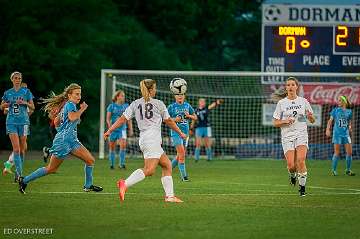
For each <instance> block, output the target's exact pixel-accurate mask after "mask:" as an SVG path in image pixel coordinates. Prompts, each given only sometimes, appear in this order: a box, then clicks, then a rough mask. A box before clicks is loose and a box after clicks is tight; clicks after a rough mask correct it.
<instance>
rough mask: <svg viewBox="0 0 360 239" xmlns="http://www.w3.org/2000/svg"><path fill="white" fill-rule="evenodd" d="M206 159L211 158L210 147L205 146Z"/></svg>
mask: <svg viewBox="0 0 360 239" xmlns="http://www.w3.org/2000/svg"><path fill="white" fill-rule="evenodd" d="M206 155H207V158H208V159H207V160H208V161H210V160H211V158H212V153H211V148H206Z"/></svg>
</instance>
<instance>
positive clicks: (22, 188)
mask: <svg viewBox="0 0 360 239" xmlns="http://www.w3.org/2000/svg"><path fill="white" fill-rule="evenodd" d="M18 181H19V192H20V193H22V194H26V192H25V189H26V186H27V184H26V183H24V178H23V177H19V179H18Z"/></svg>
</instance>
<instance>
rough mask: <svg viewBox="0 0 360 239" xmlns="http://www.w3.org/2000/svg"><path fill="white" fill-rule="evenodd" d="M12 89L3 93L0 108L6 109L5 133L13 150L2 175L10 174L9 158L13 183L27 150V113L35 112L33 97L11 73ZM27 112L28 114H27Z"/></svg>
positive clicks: (15, 73) (18, 174) (17, 176)
mask: <svg viewBox="0 0 360 239" xmlns="http://www.w3.org/2000/svg"><path fill="white" fill-rule="evenodd" d="M10 79H11V81H12V83H13V88H11V89H9V90H7V91H5V93H4V96H3V97H2V101H1V105H0V108H1V110H5V109H6V108H8V112H7V117H6V133H7V134H8V135H9V138H10V141H11V145H12V148H13V152H12V155H10V157H9V161H7V162H5V164H4V166H5V168H4V170H3V174H6V173H7V172H9V173H10V172H11V167H12V164H11V162H10V161H11V158H12V160H13V163H14V164H15V168H16V171H15V181H17V180H18V178H19V177H21V176H22V170H23V163H24V155H25V151H26V149H27V143H26V140H27V136H28V135H29V125H30V120H29V112H33V111H34V110H35V106H34V102H33V95H32V93H31V92H30V90H29V89H27V88H26V87H23V86H22V85H21V82H22V74H21V73H20V72H17V71H16V72H13V73H12V74H11V75H10ZM28 111H29V112H28Z"/></svg>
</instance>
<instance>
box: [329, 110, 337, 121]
mask: <svg viewBox="0 0 360 239" xmlns="http://www.w3.org/2000/svg"><path fill="white" fill-rule="evenodd" d="M330 116H331V117H332V118H333V119H335V117H336V108H334V109H332V110H331V112H330Z"/></svg>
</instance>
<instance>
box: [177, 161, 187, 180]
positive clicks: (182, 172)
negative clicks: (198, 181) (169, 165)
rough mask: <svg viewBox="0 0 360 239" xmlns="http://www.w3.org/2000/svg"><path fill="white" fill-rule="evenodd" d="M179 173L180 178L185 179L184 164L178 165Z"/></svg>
mask: <svg viewBox="0 0 360 239" xmlns="http://www.w3.org/2000/svg"><path fill="white" fill-rule="evenodd" d="M179 171H180V174H181V178H184V177H187V173H186V168H185V163H179Z"/></svg>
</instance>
